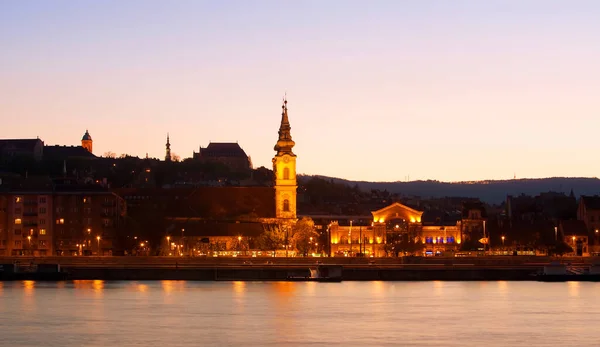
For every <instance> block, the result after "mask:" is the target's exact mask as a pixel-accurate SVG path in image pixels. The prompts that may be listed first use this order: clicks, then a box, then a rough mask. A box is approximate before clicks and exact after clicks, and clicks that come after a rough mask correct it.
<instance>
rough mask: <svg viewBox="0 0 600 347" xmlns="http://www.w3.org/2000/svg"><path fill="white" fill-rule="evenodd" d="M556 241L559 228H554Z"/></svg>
mask: <svg viewBox="0 0 600 347" xmlns="http://www.w3.org/2000/svg"><path fill="white" fill-rule="evenodd" d="M554 241H558V227H554Z"/></svg>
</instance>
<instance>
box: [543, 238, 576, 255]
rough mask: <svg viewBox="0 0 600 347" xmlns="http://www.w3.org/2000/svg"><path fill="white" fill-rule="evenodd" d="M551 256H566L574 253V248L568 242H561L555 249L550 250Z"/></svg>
mask: <svg viewBox="0 0 600 347" xmlns="http://www.w3.org/2000/svg"><path fill="white" fill-rule="evenodd" d="M548 253H549V254H550V255H560V256H562V255H564V254H567V253H573V248H572V247H571V246H569V245H568V244H567V243H566V242H564V241H561V240H559V241H558V242H557V243H556V245H555V246H554V247H550V248H549V249H548Z"/></svg>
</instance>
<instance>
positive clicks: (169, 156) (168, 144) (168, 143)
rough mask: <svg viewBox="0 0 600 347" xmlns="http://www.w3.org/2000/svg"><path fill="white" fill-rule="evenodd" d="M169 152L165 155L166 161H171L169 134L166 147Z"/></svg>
mask: <svg viewBox="0 0 600 347" xmlns="http://www.w3.org/2000/svg"><path fill="white" fill-rule="evenodd" d="M165 146H166V148H167V150H166V152H167V153H166V154H165V161H171V142H170V141H169V133H167V144H166V145H165Z"/></svg>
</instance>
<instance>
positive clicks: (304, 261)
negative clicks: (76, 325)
mask: <svg viewBox="0 0 600 347" xmlns="http://www.w3.org/2000/svg"><path fill="white" fill-rule="evenodd" d="M552 260H554V261H556V259H545V258H544V259H542V258H536V257H474V258H437V257H435V258H420V257H419V258H417V257H415V258H318V259H315V258H184V257H181V258H179V257H178V258H175V257H44V258H33V257H32V258H24V257H18V258H17V257H14V258H13V257H2V258H0V264H13V265H14V266H16V268H27V267H29V268H35V267H36V266H41V265H42V264H59V265H60V269H61V271H62V272H64V274H65V275H64V279H67V280H188V281H285V280H287V279H288V278H289V277H308V276H310V268H314V267H315V266H316V265H317V262H318V263H321V264H327V265H339V266H342V280H343V281H528V280H536V278H535V277H534V276H533V274H535V273H537V272H539V271H541V270H542V269H543V267H544V265H545V264H548V263H549V262H550V261H552ZM559 261H561V262H563V263H570V264H578V265H580V266H586V265H588V264H591V263H594V262H595V261H597V259H594V258H565V259H559ZM15 264H16V265H15ZM8 267H9V266H7V268H8ZM29 271H31V269H29ZM26 277H27V278H28V279H35V278H36V276H34V275H31V274H29V275H27V276H26ZM1 278H2V279H3V280H7V279H25V277H23V276H8V275H3V276H2V277H1ZM48 278H52V276H49V275H48V274H44V275H43V276H40V279H48Z"/></svg>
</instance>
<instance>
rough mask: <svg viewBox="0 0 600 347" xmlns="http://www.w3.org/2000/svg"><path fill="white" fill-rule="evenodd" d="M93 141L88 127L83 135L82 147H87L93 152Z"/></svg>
mask: <svg viewBox="0 0 600 347" xmlns="http://www.w3.org/2000/svg"><path fill="white" fill-rule="evenodd" d="M92 143H93V141H92V137H91V136H90V133H89V132H88V131H87V129H86V130H85V134H83V137H82V138H81V147H83V148H85V149H87V151H88V152H90V153H92Z"/></svg>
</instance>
